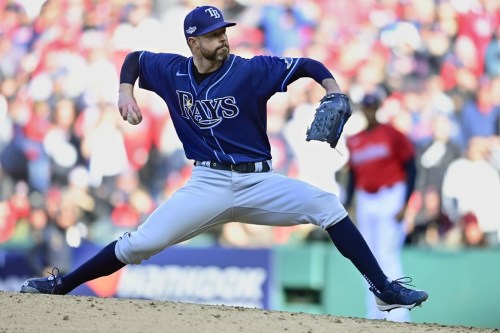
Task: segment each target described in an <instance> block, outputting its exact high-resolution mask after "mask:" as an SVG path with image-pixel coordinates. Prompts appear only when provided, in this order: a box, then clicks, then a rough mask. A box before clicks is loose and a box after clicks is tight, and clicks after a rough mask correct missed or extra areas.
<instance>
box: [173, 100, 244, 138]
mask: <svg viewBox="0 0 500 333" xmlns="http://www.w3.org/2000/svg"><path fill="white" fill-rule="evenodd" d="M177 96H178V98H179V105H180V107H181V108H180V109H181V110H182V111H181V116H182V117H184V118H186V119H191V120H192V121H193V122H195V123H196V124H197V125H198V127H199V128H201V129H208V128H212V127H215V126H217V125H218V124H220V123H221V122H222V120H223V119H227V118H234V117H236V116H237V115H238V114H239V113H240V110H239V108H238V106H237V105H236V99H235V98H234V96H225V97H219V98H214V99H203V100H195V99H194V98H193V95H192V94H191V93H190V92H186V91H180V90H177Z"/></svg>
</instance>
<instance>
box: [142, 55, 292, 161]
mask: <svg viewBox="0 0 500 333" xmlns="http://www.w3.org/2000/svg"><path fill="white" fill-rule="evenodd" d="M299 62H300V58H279V57H272V56H256V57H253V58H251V59H245V58H242V57H239V56H236V55H230V56H229V58H228V59H227V60H226V61H225V62H224V63H223V65H222V66H221V67H220V68H219V69H218V70H217V71H216V72H214V73H213V74H212V75H210V76H209V77H208V78H206V79H205V80H203V82H201V84H197V83H196V81H195V79H194V76H193V72H192V66H193V64H192V63H193V58H192V57H189V58H186V57H184V56H181V55H177V54H168V53H152V52H147V51H144V52H142V53H141V56H140V74H139V86H140V87H141V88H144V89H147V90H150V91H153V92H155V93H156V94H158V95H159V96H160V97H161V98H162V99H163V100H164V101H165V102H166V104H167V106H168V109H169V112H170V115H171V118H172V121H173V124H174V126H175V129H176V131H177V135H178V136H179V139H180V140H181V142H182V144H183V145H184V151H185V153H186V157H187V158H188V159H191V160H197V161H218V162H222V163H241V162H257V161H263V160H268V159H271V148H270V144H269V139H268V137H267V133H266V125H267V108H266V106H267V101H268V99H269V98H270V97H271V96H272V95H273V94H275V93H276V92H284V91H286V87H287V84H288V83H289V79H290V77H291V76H292V75H293V73H294V72H295V70H296V68H297V64H298V63H299Z"/></svg>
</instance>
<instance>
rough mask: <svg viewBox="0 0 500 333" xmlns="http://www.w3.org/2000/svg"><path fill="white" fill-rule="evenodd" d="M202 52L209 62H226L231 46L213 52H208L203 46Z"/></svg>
mask: <svg viewBox="0 0 500 333" xmlns="http://www.w3.org/2000/svg"><path fill="white" fill-rule="evenodd" d="M200 51H201V54H202V55H203V57H205V59H207V60H212V61H224V60H226V59H227V58H228V57H229V45H225V46H222V47H220V48H217V49H215V50H213V51H210V50H207V49H205V48H204V47H203V46H202V47H201V48H200Z"/></svg>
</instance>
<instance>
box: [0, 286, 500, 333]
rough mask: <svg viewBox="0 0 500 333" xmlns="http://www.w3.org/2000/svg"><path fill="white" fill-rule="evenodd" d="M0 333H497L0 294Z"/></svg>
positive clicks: (126, 301)
mask: <svg viewBox="0 0 500 333" xmlns="http://www.w3.org/2000/svg"><path fill="white" fill-rule="evenodd" d="M0 309H1V311H0V332H1V333H3V332H30V333H31V332H51V333H52V332H120V333H127V332H134V333H137V332H148V333H149V332H175V333H196V332H203V333H207V332H217V333H234V332H255V333H264V332H273V333H276V332H290V333H296V332H297V333H322V332H325V333H326V332H328V333H331V332H336V333H342V332H349V333H354V332H356V333H357V332H365V333H370V332H380V333H382V332H383V333H386V332H390V333H402V332H411V333H420V332H422V333H424V332H425V333H429V332H473V333H476V332H498V330H497V329H495V330H491V329H481V328H471V327H461V326H444V325H437V324H413V323H393V322H387V321H381V320H366V319H360V318H346V317H335V316H330V315H311V314H306V313H292V312H280V311H269V310H260V309H249V308H243V307H228V306H222V305H200V304H191V303H179V302H166V301H151V300H137V299H124V298H96V297H86V296H52V295H30V294H20V293H12V292H0Z"/></svg>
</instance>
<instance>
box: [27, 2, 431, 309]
mask: <svg viewBox="0 0 500 333" xmlns="http://www.w3.org/2000/svg"><path fill="white" fill-rule="evenodd" d="M234 25H235V23H230V22H225V21H224V18H223V15H222V12H221V11H220V10H219V9H217V8H215V7H212V6H203V7H197V8H195V9H194V10H192V11H191V12H190V13H189V14H188V15H187V16H186V18H185V20H184V33H185V37H186V41H187V44H188V46H189V48H190V50H191V53H192V57H184V56H181V55H178V54H168V53H152V52H147V51H136V52H131V53H130V54H129V55H128V56H127V57H126V59H125V61H124V63H123V65H122V68H121V73H120V94H119V100H118V108H119V110H120V114H121V116H122V118H123V119H124V120H125V119H126V120H128V121H129V122H130V123H132V124H138V123H139V122H140V121H141V119H142V115H141V111H140V110H139V107H138V105H137V102H136V100H135V98H134V85H135V82H136V81H137V79H139V87H140V88H143V89H147V90H150V91H153V92H155V93H156V94H158V95H159V96H160V97H161V98H162V99H163V100H164V101H165V103H166V104H167V106H168V109H169V112H170V115H171V118H172V121H173V124H174V126H175V129H176V132H177V135H178V136H179V139H180V140H181V142H182V144H183V147H184V151H185V154H186V157H187V158H188V159H190V160H193V161H194V165H195V167H194V168H193V172H192V176H191V178H190V179H189V181H188V182H187V183H186V184H185V185H184V187H182V188H180V189H179V190H178V191H177V192H176V193H174V194H173V195H172V196H171V197H170V198H169V199H168V200H166V201H165V202H163V203H162V204H161V205H159V206H158V207H157V209H156V210H155V211H153V212H152V213H151V215H150V216H149V217H148V219H147V220H146V221H145V222H144V223H143V224H142V225H141V226H139V228H138V229H137V230H135V231H132V232H130V233H126V234H125V235H123V236H122V237H120V239H118V240H117V241H114V242H112V243H110V244H109V245H108V246H106V247H105V248H104V249H102V250H101V251H100V252H99V253H98V254H96V255H95V256H94V257H93V258H91V259H89V260H88V261H87V262H85V263H84V264H82V265H81V266H80V267H78V268H77V269H76V270H74V271H73V272H71V273H69V274H66V275H63V276H61V275H59V274H58V273H57V270H55V271H53V274H52V275H51V276H49V277H47V278H33V279H29V280H27V281H26V282H25V283H24V284H23V285H22V287H21V292H26V293H46V294H67V293H68V292H70V291H71V290H73V289H74V288H76V287H77V286H79V285H80V284H82V283H85V282H87V281H90V280H93V279H96V278H98V277H101V276H105V275H109V274H112V273H113V272H115V271H117V270H119V269H120V268H122V267H124V266H125V265H127V264H139V263H141V261H142V260H146V259H148V258H150V257H151V256H153V255H154V254H156V253H158V252H160V251H162V250H164V249H165V248H167V247H169V246H172V245H174V244H177V243H180V242H182V241H185V240H188V239H190V238H192V237H194V236H196V235H198V234H200V233H202V232H204V231H207V230H209V229H211V228H213V227H215V226H217V225H220V224H223V223H227V222H231V221H238V222H241V223H251V224H260V225H269V226H291V225H297V224H305V223H312V224H314V225H317V226H318V227H320V228H322V229H323V230H325V231H326V232H327V233H328V234H329V236H330V237H331V239H332V241H333V243H334V244H335V246H336V247H337V248H338V250H339V251H340V253H342V255H344V256H345V257H347V258H348V259H350V260H351V261H352V263H353V264H354V265H355V266H356V268H357V269H358V270H359V271H360V273H361V274H362V275H363V276H364V277H365V279H366V280H367V281H369V284H370V290H371V291H372V292H373V293H374V295H375V297H376V299H377V302H378V304H379V308H380V309H381V310H391V309H393V308H408V309H411V308H413V307H415V306H417V305H420V304H421V303H422V302H424V301H425V300H426V299H427V297H428V295H427V293H426V292H425V291H420V290H412V289H408V288H406V287H405V286H404V285H403V284H404V283H402V282H401V280H390V279H388V278H387V276H386V275H385V274H384V272H383V271H382V270H381V268H380V266H379V265H378V263H377V261H376V259H375V258H374V256H373V254H372V252H371V251H370V249H369V247H368V246H367V244H366V242H365V241H364V239H363V237H362V236H361V234H360V233H359V232H358V230H357V228H356V227H355V226H354V224H353V223H352V221H351V220H350V219H349V217H348V216H347V212H346V210H345V209H344V207H343V206H342V205H341V203H340V202H339V199H338V198H337V197H336V196H335V195H333V194H331V193H328V192H325V191H322V190H320V189H318V188H316V187H314V186H312V185H309V184H308V183H305V182H303V181H300V180H297V179H293V178H288V177H285V176H282V175H280V174H277V173H274V172H273V167H272V157H271V154H270V145H269V140H268V136H267V133H266V126H267V110H266V104H267V101H268V99H269V98H270V97H271V96H272V95H274V94H275V93H277V92H285V91H286V89H287V86H288V85H289V84H290V83H292V82H294V81H295V80H297V79H299V78H302V77H309V78H312V79H314V80H315V81H316V82H317V83H318V84H320V85H321V86H322V87H323V88H324V89H325V93H326V94H327V95H328V94H341V93H342V92H341V89H340V88H339V86H338V85H337V83H336V81H335V79H334V78H333V76H332V74H331V73H330V72H329V71H328V70H327V68H326V67H325V66H324V65H323V64H321V63H319V62H318V61H315V60H312V59H309V58H279V57H273V56H255V57H253V58H251V59H245V58H242V57H239V56H236V55H233V54H231V53H230V48H229V43H228V38H227V35H226V28H227V27H230V26H234ZM318 162H319V163H321V162H320V161H319V160H318ZM297 269H300V267H297Z"/></svg>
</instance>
